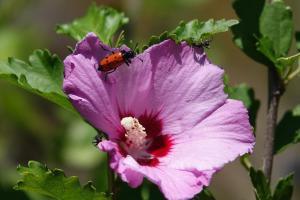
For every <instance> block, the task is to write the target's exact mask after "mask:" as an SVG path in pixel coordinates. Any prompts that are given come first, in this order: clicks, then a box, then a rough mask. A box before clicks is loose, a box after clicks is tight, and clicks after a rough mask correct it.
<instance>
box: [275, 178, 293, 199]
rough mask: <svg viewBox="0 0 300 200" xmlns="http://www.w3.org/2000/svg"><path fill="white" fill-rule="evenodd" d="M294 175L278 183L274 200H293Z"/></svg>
mask: <svg viewBox="0 0 300 200" xmlns="http://www.w3.org/2000/svg"><path fill="white" fill-rule="evenodd" d="M293 177H294V175H293V174H291V175H289V176H287V177H285V178H281V179H280V180H279V182H278V183H277V186H276V188H275V191H274V195H273V199H272V200H291V199H292V195H293V184H292V180H293Z"/></svg>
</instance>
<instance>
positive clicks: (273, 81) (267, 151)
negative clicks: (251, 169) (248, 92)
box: [263, 66, 284, 182]
mask: <svg viewBox="0 0 300 200" xmlns="http://www.w3.org/2000/svg"><path fill="white" fill-rule="evenodd" d="M268 77H269V100H268V113H267V131H266V135H265V144H264V156H263V171H264V174H265V176H266V178H267V179H268V180H269V182H271V176H272V166H273V157H274V138H275V129H276V123H277V111H278V105H279V100H280V97H281V96H282V94H283V92H284V85H283V82H282V80H281V78H280V77H279V75H278V73H277V71H276V69H275V67H274V66H271V67H269V70H268Z"/></svg>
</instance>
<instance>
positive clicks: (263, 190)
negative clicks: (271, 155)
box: [250, 167, 272, 200]
mask: <svg viewBox="0 0 300 200" xmlns="http://www.w3.org/2000/svg"><path fill="white" fill-rule="evenodd" d="M250 178H251V182H252V185H253V187H254V190H255V196H256V200H272V195H271V190H270V186H269V183H268V181H267V179H266V177H265V175H264V173H263V172H262V171H261V170H257V171H256V170H255V169H254V168H253V167H251V168H250Z"/></svg>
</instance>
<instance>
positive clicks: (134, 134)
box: [121, 117, 147, 148]
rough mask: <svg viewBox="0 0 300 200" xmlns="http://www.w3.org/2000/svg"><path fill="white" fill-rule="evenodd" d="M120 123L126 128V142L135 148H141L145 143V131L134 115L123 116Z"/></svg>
mask: <svg viewBox="0 0 300 200" xmlns="http://www.w3.org/2000/svg"><path fill="white" fill-rule="evenodd" d="M121 125H122V126H123V127H124V128H125V130H126V133H125V137H126V138H127V140H126V143H127V144H128V145H129V146H131V145H132V146H133V147H135V148H141V147H142V146H143V145H144V144H145V141H146V137H147V133H146V131H145V128H144V127H143V126H142V125H141V124H140V123H139V120H138V119H136V118H134V117H124V118H123V119H122V120H121Z"/></svg>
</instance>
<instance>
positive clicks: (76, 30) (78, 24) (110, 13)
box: [56, 4, 129, 44]
mask: <svg viewBox="0 0 300 200" xmlns="http://www.w3.org/2000/svg"><path fill="white" fill-rule="evenodd" d="M128 21H129V19H128V18H127V17H125V15H124V13H122V12H118V11H117V10H115V9H113V8H110V7H103V6H101V7H98V6H96V4H92V5H91V6H90V7H89V9H88V11H87V13H86V15H85V16H83V17H81V18H78V19H75V20H74V21H73V22H71V23H69V24H62V25H58V26H57V29H56V32H57V33H59V34H66V35H68V36H71V37H72V38H74V39H75V40H77V41H80V40H82V39H83V38H84V37H85V36H86V34H87V33H89V32H94V33H95V34H97V35H98V36H99V38H100V39H101V40H102V41H103V42H104V43H107V44H109V43H111V40H112V37H113V36H114V34H115V33H116V31H117V30H118V29H119V28H120V27H121V26H123V25H124V24H127V23H128Z"/></svg>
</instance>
